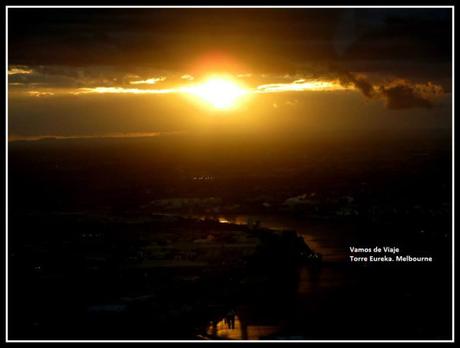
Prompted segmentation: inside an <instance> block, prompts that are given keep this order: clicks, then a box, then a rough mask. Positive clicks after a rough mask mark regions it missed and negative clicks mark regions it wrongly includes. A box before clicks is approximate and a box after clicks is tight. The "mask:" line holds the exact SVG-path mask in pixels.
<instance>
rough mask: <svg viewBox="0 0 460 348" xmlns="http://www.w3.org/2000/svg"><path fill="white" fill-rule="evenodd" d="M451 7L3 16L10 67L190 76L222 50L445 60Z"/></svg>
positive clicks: (279, 64)
mask: <svg viewBox="0 0 460 348" xmlns="http://www.w3.org/2000/svg"><path fill="white" fill-rule="evenodd" d="M450 16H451V11H450V9H408V10H407V9H406V10H403V9H340V8H335V9H311V8H310V9H16V8H15V9H10V10H9V44H10V47H9V61H10V62H11V64H24V65H77V66H82V65H107V64H112V65H142V66H154V67H156V68H159V69H187V68H190V65H192V64H194V62H196V60H199V59H200V57H202V56H203V55H206V54H208V53H209V52H210V51H212V52H221V53H223V54H228V55H230V56H234V57H236V58H237V59H239V60H241V61H243V62H245V63H247V65H248V66H249V67H250V68H252V69H260V70H270V71H275V70H286V69H287V70H289V71H292V70H295V69H297V68H298V67H299V66H301V65H302V64H304V63H305V62H323V63H324V62H335V63H340V64H343V65H344V66H347V65H349V64H353V62H355V61H387V62H388V61H393V62H396V61H405V62H407V61H412V62H418V63H420V62H422V63H423V62H425V63H427V64H428V63H429V64H432V65H433V64H437V63H441V62H449V61H450V58H451V17H450Z"/></svg>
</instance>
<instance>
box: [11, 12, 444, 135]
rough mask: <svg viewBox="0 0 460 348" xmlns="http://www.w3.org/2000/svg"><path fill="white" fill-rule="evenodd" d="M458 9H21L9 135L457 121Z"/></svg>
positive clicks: (15, 24)
mask: <svg viewBox="0 0 460 348" xmlns="http://www.w3.org/2000/svg"><path fill="white" fill-rule="evenodd" d="M451 22H452V18H451V9H448V8H446V9H439V8H438V9H375V8H374V9H338V8H337V9H312V8H309V9H260V8H259V9H222V8H220V9H204V8H189V9H158V8H145V9H24V8H20V9H9V11H8V67H9V69H8V84H9V104H8V121H9V137H10V140H13V139H23V138H25V139H27V138H37V137H43V136H57V137H93V136H118V135H123V136H136V135H144V134H152V135H162V134H174V133H177V132H197V131H202V130H205V129H207V128H209V127H212V128H213V129H216V127H217V128H220V129H225V130H231V131H236V132H241V131H249V132H255V133H264V132H265V133H266V132H268V133H273V132H289V133H296V132H300V133H301V134H302V133H303V132H309V131H313V132H321V131H339V132H341V131H344V132H345V131H353V130H375V129H390V130H393V129H394V130H400V129H410V130H415V129H439V128H442V129H448V128H449V127H450V125H451V112H452V109H451V85H452V80H451V69H452V66H451V65H452V61H451V58H452V49H451V46H452V34H451V31H452V23H451Z"/></svg>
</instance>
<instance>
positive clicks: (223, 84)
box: [187, 76, 248, 110]
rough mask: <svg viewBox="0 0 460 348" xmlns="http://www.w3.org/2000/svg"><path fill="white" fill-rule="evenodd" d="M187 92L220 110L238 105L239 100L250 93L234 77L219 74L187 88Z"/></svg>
mask: <svg viewBox="0 0 460 348" xmlns="http://www.w3.org/2000/svg"><path fill="white" fill-rule="evenodd" d="M187 92H188V93H190V94H192V95H194V96H196V97H198V98H200V99H201V100H202V101H204V102H206V103H207V104H210V105H211V106H213V107H215V108H216V109H220V110H225V109H230V108H232V107H234V106H236V104H237V102H238V100H239V99H240V98H241V97H242V96H244V95H245V94H247V93H248V91H247V90H246V89H245V88H243V87H242V86H241V85H239V84H238V83H236V82H235V81H233V80H232V79H230V78H226V77H218V76H215V77H210V78H209V79H207V80H206V81H204V82H203V83H201V84H198V85H195V86H193V87H189V88H187Z"/></svg>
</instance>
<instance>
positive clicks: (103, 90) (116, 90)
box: [72, 87, 177, 95]
mask: <svg viewBox="0 0 460 348" xmlns="http://www.w3.org/2000/svg"><path fill="white" fill-rule="evenodd" d="M175 92H177V90H176V89H139V88H123V87H94V88H79V89H78V90H76V91H75V92H73V93H72V94H74V95H79V94H92V93H97V94H166V93H175Z"/></svg>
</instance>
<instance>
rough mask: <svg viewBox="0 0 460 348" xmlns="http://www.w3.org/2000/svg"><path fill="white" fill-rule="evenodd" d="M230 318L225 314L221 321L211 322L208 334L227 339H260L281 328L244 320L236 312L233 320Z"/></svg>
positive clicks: (212, 336)
mask: <svg viewBox="0 0 460 348" xmlns="http://www.w3.org/2000/svg"><path fill="white" fill-rule="evenodd" d="M229 319H230V318H229V317H228V316H225V317H224V318H222V319H221V320H219V321H212V322H210V323H209V326H208V329H207V332H206V333H207V334H208V336H210V337H211V338H219V339H225V340H259V339H261V338H264V337H265V336H268V335H271V334H273V333H275V332H276V331H277V330H278V329H279V328H278V326H271V325H257V324H248V323H247V322H242V320H241V319H240V317H239V316H238V315H236V314H235V315H234V316H233V322H232V321H231V320H229Z"/></svg>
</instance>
